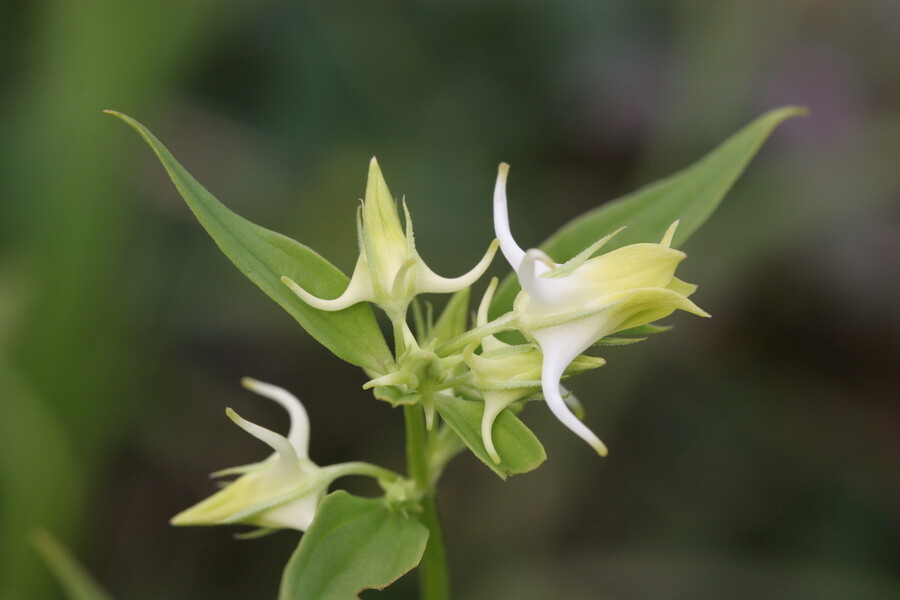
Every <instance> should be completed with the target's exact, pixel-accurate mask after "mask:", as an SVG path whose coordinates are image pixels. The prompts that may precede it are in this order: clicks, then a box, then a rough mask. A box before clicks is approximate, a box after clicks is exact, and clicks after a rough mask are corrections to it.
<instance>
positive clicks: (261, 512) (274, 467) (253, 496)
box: [172, 378, 396, 531]
mask: <svg viewBox="0 0 900 600" xmlns="http://www.w3.org/2000/svg"><path fill="white" fill-rule="evenodd" d="M241 383H243V385H244V387H246V388H248V389H250V390H252V391H254V392H256V393H257V394H260V395H261V396H265V397H266V398H270V399H271V400H274V401H275V402H277V403H278V404H280V405H281V406H283V407H284V408H285V410H287V411H288V414H289V415H290V418H291V428H290V432H289V433H288V436H287V437H284V436H282V435H280V434H277V433H275V432H274V431H270V430H268V429H266V428H264V427H260V426H259V425H255V424H253V423H251V422H249V421H247V420H245V419H242V418H241V417H240V416H238V414H237V413H236V412H234V411H233V410H231V409H230V408H229V409H227V411H226V413H227V414H228V416H229V417H230V418H231V420H232V421H234V422H235V423H237V425H238V426H239V427H240V428H241V429H243V430H244V431H246V432H247V433H249V434H250V435H252V436H253V437H255V438H257V439H258V440H260V441H262V442H265V443H266V444H268V445H269V446H270V447H271V448H272V449H273V450H274V451H275V453H274V454H272V455H271V456H270V457H269V458H267V459H265V460H264V461H262V462H259V463H255V464H251V465H244V466H241V467H233V468H230V469H224V470H222V471H218V472H216V473H213V477H221V476H224V475H240V477H238V478H237V479H236V480H234V481H232V482H230V483H228V484H227V485H226V486H225V487H224V488H223V489H221V490H219V491H218V492H216V493H215V494H213V495H212V496H210V497H209V498H207V499H206V500H203V501H202V502H200V503H198V504H196V505H194V506H192V507H190V508H188V509H187V510H185V511H183V512H181V513H179V514H178V515H176V516H175V517H174V518H173V519H172V524H173V525H225V524H237V523H241V524H246V525H256V526H257V527H261V528H263V529H280V528H288V529H298V530H300V531H306V529H307V528H308V527H309V525H310V523H312V520H313V518H314V517H315V514H316V508H317V507H318V505H319V501H320V500H321V499H322V498H323V497H324V496H325V494H326V493H327V492H328V486H330V485H331V483H332V482H333V481H334V480H335V479H337V478H338V477H343V476H344V475H353V474H358V475H370V476H373V477H377V478H383V479H384V480H385V481H388V480H393V479H396V476H395V475H394V474H392V473H389V472H387V471H385V470H384V469H380V468H379V467H375V466H374V465H368V464H366V463H343V464H340V465H332V466H329V467H319V466H317V465H316V464H315V463H314V462H312V461H311V460H310V459H309V456H308V450H309V418H308V417H307V415H306V410H305V409H304V408H303V404H301V403H300V401H299V400H298V399H297V398H296V397H294V396H293V395H292V394H290V393H289V392H287V391H286V390H284V389H282V388H280V387H276V386H274V385H269V384H267V383H262V382H260V381H256V380H254V379H249V378H244V379H243V380H242V381H241Z"/></svg>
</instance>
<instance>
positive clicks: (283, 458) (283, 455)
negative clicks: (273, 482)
mask: <svg viewBox="0 0 900 600" xmlns="http://www.w3.org/2000/svg"><path fill="white" fill-rule="evenodd" d="M225 414H226V415H228V418H229V419H231V420H232V421H234V423H235V424H236V425H237V426H238V427H240V428H241V429H243V430H244V431H246V432H247V433H249V434H250V435H252V436H253V437H255V438H256V439H258V440H259V441H261V442H263V443H264V444H266V445H268V446H269V447H270V448H272V449H273V450H274V451H275V452H277V453H278V459H279V460H277V461H274V464H273V466H272V469H269V470H267V472H268V471H273V470H275V469H276V468H277V469H287V468H291V469H299V468H300V467H299V461H298V460H297V451H296V450H295V449H294V446H293V445H291V443H290V442H289V441H288V439H287V438H286V437H284V436H283V435H279V434H277V433H275V432H274V431H272V430H271V429H266V428H265V427H261V426H259V425H257V424H256V423H251V422H250V421H248V420H247V419H245V418H243V417H242V416H240V415H239V414H237V413H236V412H235V411H234V410H232V409H231V408H226V409H225Z"/></svg>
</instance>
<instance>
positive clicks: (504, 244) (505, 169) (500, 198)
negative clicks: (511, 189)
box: [494, 163, 525, 271]
mask: <svg viewBox="0 0 900 600" xmlns="http://www.w3.org/2000/svg"><path fill="white" fill-rule="evenodd" d="M508 174H509V165H508V164H506V163H500V167H499V168H498V169H497V183H496V184H495V185H494V233H495V234H496V236H497V239H498V240H500V250H501V251H502V252H503V256H505V257H506V261H507V262H508V263H509V264H510V266H511V267H512V268H513V270H514V271H518V270H519V265H520V264H521V262H522V258H524V256H525V251H524V250H522V248H521V247H520V246H519V245H518V244H517V243H516V240H515V239H513V236H512V232H511V231H510V229H509V210H508V208H507V206H506V178H507V176H508Z"/></svg>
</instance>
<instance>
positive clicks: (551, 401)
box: [541, 347, 608, 456]
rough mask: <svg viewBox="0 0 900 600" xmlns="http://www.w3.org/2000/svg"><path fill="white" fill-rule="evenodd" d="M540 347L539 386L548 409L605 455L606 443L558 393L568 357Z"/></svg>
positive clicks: (601, 454) (600, 453)
mask: <svg viewBox="0 0 900 600" xmlns="http://www.w3.org/2000/svg"><path fill="white" fill-rule="evenodd" d="M542 349H543V351H544V366H543V371H542V373H541V384H542V385H541V388H542V390H543V392H544V399H545V400H546V401H547V406H549V407H550V410H551V411H552V412H553V414H554V415H555V416H556V418H557V419H559V420H560V422H561V423H562V424H563V425H565V426H566V427H568V428H569V429H570V430H571V431H572V432H573V433H574V434H575V435H577V436H578V437H580V438H581V439H583V440H584V441H586V442H587V443H588V444H590V446H591V447H592V448H593V449H594V450H596V451H597V454H599V455H600V456H606V454H607V452H608V451H607V449H606V445H604V443H603V442H601V441H600V438H598V437H597V436H596V435H595V434H594V432H593V431H591V430H590V429H588V427H587V426H586V425H585V424H584V423H582V422H581V421H579V420H578V417H576V416H575V415H574V414H572V411H570V410H569V407H568V406H566V402H565V400H563V397H562V394H561V393H560V384H559V381H560V378H561V377H562V374H563V371H565V369H566V367H567V366H568V364H569V360H568V357H567V356H565V355H564V354H563V353H562V352H556V351H554V350H555V349H554V348H543V347H542Z"/></svg>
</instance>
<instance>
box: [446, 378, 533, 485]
mask: <svg viewBox="0 0 900 600" xmlns="http://www.w3.org/2000/svg"><path fill="white" fill-rule="evenodd" d="M434 403H435V406H436V407H437V410H438V412H439V413H440V414H441V417H442V418H443V419H444V421H445V422H446V423H447V425H449V426H450V427H451V428H452V429H453V431H455V432H456V434H457V435H459V437H460V438H461V439H462V441H463V442H465V444H466V446H468V447H469V450H471V451H472V453H473V454H474V455H475V456H477V457H478V458H479V460H481V462H483V463H484V464H486V465H487V466H488V467H490V468H491V470H493V471H494V472H495V473H496V474H497V475H499V476H500V477H501V478H502V479H506V477H507V476H508V475H517V474H519V473H527V472H528V471H533V470H534V469H536V468H538V467H539V466H540V464H541V463H542V462H544V461H545V460H546V459H547V453H546V452H545V451H544V447H543V446H542V445H541V443H540V441H538V439H537V437H535V435H534V434H533V433H532V432H531V430H530V429H528V427H526V426H525V424H524V423H522V421H520V420H519V418H518V417H516V416H515V415H514V414H512V413H511V412H510V411H509V410H508V409H507V410H504V411H503V412H501V413H500V415H499V416H498V417H497V420H496V421H494V429H493V434H494V446H495V447H496V448H497V453H498V454H499V455H500V458H501V459H502V460H501V462H500V464H499V465H498V464H495V463H494V461H493V460H492V459H491V457H490V456H489V455H488V453H487V450H486V449H485V448H484V442H483V441H482V439H481V416H482V414H483V413H484V403H483V402H471V401H468V400H462V399H460V398H455V397H453V396H447V395H445V394H436V395H435V399H434Z"/></svg>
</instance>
